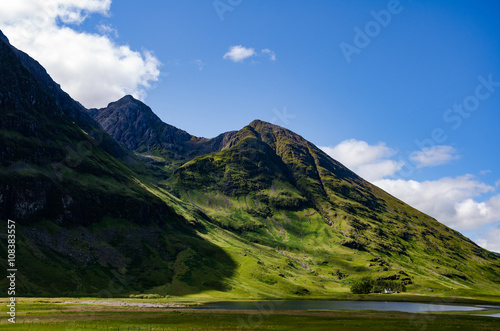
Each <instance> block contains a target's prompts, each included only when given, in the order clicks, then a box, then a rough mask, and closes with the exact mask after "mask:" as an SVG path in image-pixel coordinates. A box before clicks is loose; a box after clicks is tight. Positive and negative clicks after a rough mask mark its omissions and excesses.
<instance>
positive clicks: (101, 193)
mask: <svg viewBox="0 0 500 331" xmlns="http://www.w3.org/2000/svg"><path fill="white" fill-rule="evenodd" d="M37 66H38V67H37ZM33 72H34V73H35V74H33ZM44 73H45V71H44V70H43V68H41V67H40V66H39V65H38V64H37V63H36V62H34V61H33V60H31V61H30V59H29V58H28V57H27V55H26V54H24V53H21V52H19V51H18V50H16V49H14V48H13V47H11V46H10V45H9V44H8V42H7V40H6V38H5V37H2V38H0V77H1V80H0V157H1V159H0V226H1V228H2V229H7V220H8V219H11V220H13V221H15V222H16V224H17V226H16V228H17V233H16V234H17V238H16V239H17V251H16V252H17V254H16V261H17V263H18V270H19V275H18V284H17V290H18V291H17V295H18V296H26V295H47V296H54V295H97V294H102V295H108V293H111V294H112V295H117V294H121V293H125V294H128V293H130V292H133V291H142V290H144V289H149V288H151V287H154V286H158V285H162V286H165V285H166V284H173V285H172V286H173V288H175V290H174V292H175V291H182V292H183V293H192V292H193V291H198V290H200V289H222V288H224V285H223V284H222V283H221V281H222V280H223V279H224V278H225V277H229V276H230V275H231V274H232V270H233V268H234V263H233V262H232V261H231V260H230V259H229V257H228V256H227V254H225V253H224V252H223V251H222V250H221V249H220V248H218V247H216V246H214V245H212V244H211V243H209V242H207V241H205V240H203V239H202V238H201V237H199V236H198V235H197V234H196V233H195V231H194V229H195V228H196V224H197V222H198V221H197V219H196V218H202V217H201V216H198V215H197V213H196V211H195V210H192V209H189V208H190V207H189V206H188V207H187V208H186V207H183V205H182V203H181V202H180V201H178V200H176V199H175V198H173V197H172V196H170V195H168V194H160V193H159V192H158V191H157V190H156V189H155V188H154V186H153V185H152V184H150V183H149V182H148V181H147V180H145V179H144V178H143V177H142V176H141V175H139V174H137V173H136V172H134V171H133V169H137V168H144V167H146V165H145V164H142V163H141V162H140V161H139V160H137V159H135V158H134V157H133V156H132V155H131V153H130V152H129V151H127V150H125V149H123V148H122V147H120V146H119V145H118V144H117V143H116V142H115V141H114V140H113V139H112V138H111V137H109V136H108V135H107V133H105V132H104V131H103V130H102V129H101V128H100V127H99V125H98V124H97V123H96V122H95V121H94V120H92V119H91V118H90V117H89V116H88V115H87V113H86V111H83V110H81V109H78V105H77V104H76V103H75V102H74V101H73V102H71V101H68V100H66V101H67V102H63V101H64V98H65V97H64V95H65V94H64V92H63V91H61V90H58V91H57V90H56V89H57V88H58V86H57V85H56V84H55V83H54V82H52V81H51V80H50V77H49V78H47V77H48V75H46V73H45V74H44ZM43 74H44V75H43ZM45 75H46V76H45ZM61 100H62V101H61ZM79 112H80V113H79ZM142 171H145V170H142ZM0 237H1V238H2V240H1V241H0V265H2V268H1V269H2V271H1V272H0V275H1V276H2V277H1V279H2V280H1V281H0V285H1V286H5V285H6V284H7V279H6V277H5V276H6V272H7V271H6V270H7V261H6V258H7V242H6V240H5V239H6V231H1V232H0ZM211 257H215V261H212V260H211ZM195 266H196V268H197V270H199V271H200V272H203V273H204V274H207V275H210V276H205V277H204V278H203V280H202V281H199V282H196V287H189V286H184V287H182V288H180V287H177V286H176V285H175V284H176V282H178V281H180V280H183V279H188V280H189V279H191V278H190V277H191V274H190V273H191V267H195ZM185 283H193V282H191V281H189V282H185Z"/></svg>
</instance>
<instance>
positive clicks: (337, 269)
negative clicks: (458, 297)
mask: <svg viewBox="0 0 500 331" xmlns="http://www.w3.org/2000/svg"><path fill="white" fill-rule="evenodd" d="M162 185H163V186H164V187H165V188H166V189H168V190H171V191H172V192H173V193H174V194H176V195H178V196H179V197H180V198H181V199H183V200H185V201H190V202H191V203H192V204H193V205H195V206H197V207H198V208H200V209H201V210H203V211H204V212H205V213H206V214H207V215H209V216H210V218H211V220H212V222H213V223H214V231H216V230H215V229H216V226H217V227H221V228H223V229H225V230H224V231H220V230H218V231H216V232H218V234H217V235H210V234H209V235H208V237H210V238H214V239H213V240H215V242H218V245H221V246H223V245H224V244H223V242H226V244H225V246H226V249H227V250H228V251H231V252H234V253H233V255H232V256H233V259H235V260H236V261H237V262H239V265H240V268H239V269H238V272H237V274H236V279H237V282H238V283H240V284H244V286H241V288H251V289H252V290H251V291H249V292H252V293H256V292H260V293H268V294H269V293H287V294H298V295H321V294H325V293H328V292H329V291H346V290H347V286H348V285H349V284H350V283H351V282H352V280H353V279H356V278H358V277H360V276H363V275H369V276H372V277H374V278H376V279H387V280H396V281H398V282H401V283H403V284H404V285H406V287H407V288H408V289H409V290H413V291H417V292H424V293H425V292H431V291H439V292H442V291H444V292H448V293H472V292H474V291H480V292H483V293H488V292H496V293H498V292H499V291H500V260H499V259H498V256H497V255H495V254H493V253H491V252H488V251H486V250H484V249H482V248H480V247H478V246H477V245H476V244H474V243H473V242H471V241H470V240H468V239H467V238H465V237H463V236H462V235H461V234H459V233H458V232H456V231H454V230H452V229H450V228H448V227H446V226H444V225H442V224H440V223H439V222H437V221H436V220H434V219H432V218H431V217H429V216H427V215H425V214H423V213H421V212H419V211H417V210H415V209H413V208H411V207H410V206H408V205H406V204H405V203H403V202H401V201H399V200H398V199H396V198H394V197H392V196H390V195H389V194H387V193H386V192H384V191H382V190H380V189H379V188H377V187H375V186H373V185H372V184H370V183H368V182H366V181H364V180H363V179H362V178H360V177H358V176H357V175H355V174H354V173H353V172H351V171H349V170H348V169H346V168H345V167H344V166H342V165H341V164H340V163H338V162H336V161H335V160H332V159H331V158H330V157H328V156H327V155H326V154H325V153H323V152H322V151H321V150H319V149H318V148H317V147H315V146H314V145H312V144H311V143H309V142H307V141H306V140H304V139H303V138H302V137H300V136H298V135H296V134H294V133H292V132H290V131H288V130H286V129H283V128H281V127H278V126H274V125H271V124H268V123H265V122H261V121H254V122H252V123H251V124H250V125H249V126H247V127H245V128H243V129H242V130H240V131H239V132H238V133H237V134H236V135H235V136H234V137H233V139H232V140H231V141H229V142H228V144H227V145H226V146H225V147H224V148H223V150H222V151H220V152H218V153H214V154H209V155H204V156H200V157H197V158H195V159H193V160H191V161H189V162H187V163H186V164H184V165H183V166H182V167H180V168H179V169H178V170H177V171H176V172H175V175H174V176H173V177H172V178H171V179H169V180H167V181H165V182H163V183H162ZM222 233H224V234H222ZM228 233H232V234H234V235H228ZM236 252H237V253H236ZM256 289H258V290H256ZM248 294H249V293H246V295H248Z"/></svg>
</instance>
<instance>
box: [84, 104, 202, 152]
mask: <svg viewBox="0 0 500 331" xmlns="http://www.w3.org/2000/svg"><path fill="white" fill-rule="evenodd" d="M89 113H90V115H91V116H92V117H93V118H94V119H95V120H97V121H98V122H99V123H100V124H101V126H102V127H103V128H104V130H106V131H107V132H108V133H109V134H110V135H111V136H112V137H113V138H115V139H116V140H117V141H119V142H121V143H122V144H124V145H125V146H127V148H129V149H131V150H140V151H144V150H148V149H150V148H154V147H159V148H161V149H165V150H167V149H174V150H177V152H179V153H183V152H184V149H183V148H182V147H183V146H184V145H185V144H186V142H187V141H189V140H190V139H191V138H193V137H192V136H191V135H190V134H189V133H187V132H185V131H183V130H179V129H177V128H176V127H174V126H172V125H168V124H165V123H163V122H162V121H161V120H160V118H159V117H158V116H156V115H155V114H154V113H153V111H152V110H151V108H149V107H148V106H146V105H145V104H144V103H142V102H141V101H139V100H136V99H134V98H133V97H132V96H130V95H127V96H125V97H123V98H122V99H120V100H118V101H116V102H112V103H110V104H109V105H108V107H106V108H102V109H100V110H97V109H91V110H89Z"/></svg>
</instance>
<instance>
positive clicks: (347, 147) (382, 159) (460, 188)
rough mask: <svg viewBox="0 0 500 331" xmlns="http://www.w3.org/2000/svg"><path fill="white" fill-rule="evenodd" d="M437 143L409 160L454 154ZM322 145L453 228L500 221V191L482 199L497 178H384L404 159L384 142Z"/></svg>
mask: <svg viewBox="0 0 500 331" xmlns="http://www.w3.org/2000/svg"><path fill="white" fill-rule="evenodd" d="M436 147H437V148H429V149H424V150H423V151H421V152H419V153H414V154H413V156H414V159H412V161H413V162H418V164H419V165H421V167H424V166H431V165H437V164H443V163H444V162H449V161H451V160H452V159H454V158H456V152H455V149H454V148H452V147H450V146H436ZM321 149H322V150H323V151H324V152H326V153H327V154H328V155H330V156H331V157H332V158H334V159H336V160H338V161H340V162H341V163H343V164H344V165H345V166H347V167H348V168H350V169H351V170H353V171H354V172H355V173H357V174H358V175H360V176H361V177H363V178H365V179H367V180H369V181H371V182H372V183H373V184H375V185H377V186H379V187H380V188H382V189H384V190H385V191H387V192H388V193H390V194H392V195H394V196H395V197H397V198H399V199H401V200H403V201H404V202H406V203H408V204H409V205H411V206H413V207H415V208H416V209H418V210H420V211H422V212H424V213H426V214H429V215H431V216H432V217H434V218H436V219H437V220H438V221H440V222H442V223H444V224H446V225H448V226H450V227H452V228H454V229H457V230H468V229H475V228H479V227H481V226H483V225H488V224H492V223H494V222H497V221H500V195H494V196H493V197H491V198H490V199H489V200H486V201H481V196H482V195H484V194H492V193H494V192H495V191H496V189H497V188H498V186H499V184H500V181H499V182H497V183H496V185H495V186H491V185H487V184H485V183H483V182H481V181H479V180H477V179H476V178H475V177H474V176H472V175H464V176H458V177H454V178H450V177H445V178H441V179H438V180H433V181H422V182H419V181H415V180H403V179H394V178H392V179H391V178H387V177H390V176H393V175H396V174H397V172H398V171H399V170H400V169H401V168H402V166H403V165H404V162H401V161H399V162H398V161H396V160H394V159H393V157H394V156H396V154H397V151H396V150H394V149H392V148H390V147H388V146H386V144H385V143H383V142H380V143H378V144H376V145H370V144H368V143H367V142H365V141H360V140H356V139H349V140H345V141H343V142H341V143H340V144H338V145H337V146H334V147H321Z"/></svg>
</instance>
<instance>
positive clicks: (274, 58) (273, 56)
mask: <svg viewBox="0 0 500 331" xmlns="http://www.w3.org/2000/svg"><path fill="white" fill-rule="evenodd" d="M261 53H262V54H267V55H269V60H271V61H276V53H274V52H273V51H272V50H270V49H269V48H265V49H263V50H262V51H261Z"/></svg>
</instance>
